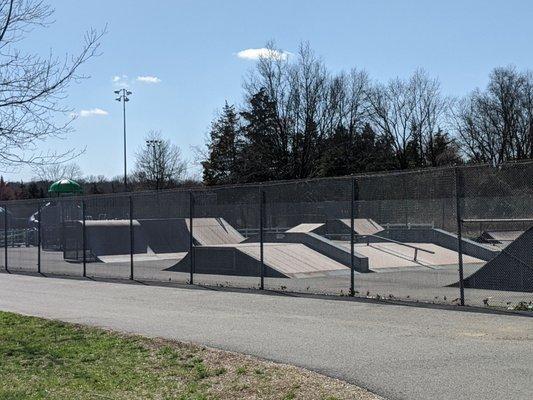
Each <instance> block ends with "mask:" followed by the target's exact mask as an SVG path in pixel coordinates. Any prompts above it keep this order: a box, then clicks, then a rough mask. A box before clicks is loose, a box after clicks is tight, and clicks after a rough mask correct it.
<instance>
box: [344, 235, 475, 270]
mask: <svg viewBox="0 0 533 400" xmlns="http://www.w3.org/2000/svg"><path fill="white" fill-rule="evenodd" d="M337 243H340V244H342V246H343V247H344V248H345V249H348V250H349V248H350V243H348V242H337ZM406 244H408V245H411V246H416V247H419V248H422V249H425V250H429V251H432V252H434V253H435V254H431V253H426V252H424V251H421V250H419V251H418V254H417V257H416V260H415V259H414V257H415V249H413V248H410V247H407V246H403V245H401V244H398V243H386V242H379V243H370V245H367V244H365V243H357V244H355V251H356V252H357V253H359V254H361V255H363V256H365V257H368V267H369V269H370V270H372V271H374V272H379V271H380V270H383V271H385V270H390V269H395V268H400V269H401V268H405V267H420V268H433V267H438V266H444V265H452V264H457V263H458V255H457V252H456V251H453V250H449V249H446V248H444V247H441V246H438V245H436V244H433V243H406ZM463 262H464V263H465V264H477V263H485V261H483V260H480V259H478V258H475V257H470V256H467V255H463Z"/></svg>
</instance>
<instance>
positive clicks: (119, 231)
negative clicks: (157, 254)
mask: <svg viewBox="0 0 533 400" xmlns="http://www.w3.org/2000/svg"><path fill="white" fill-rule="evenodd" d="M79 223H80V224H82V222H81V221H79ZM85 232H86V237H87V244H86V248H87V250H88V251H90V252H91V253H92V255H94V256H96V257H100V256H109V255H119V254H130V221H129V220H127V219H115V220H88V221H85ZM133 232H134V244H133V252H134V253H136V254H138V253H146V252H147V251H148V243H147V241H146V238H145V236H144V234H143V233H142V231H141V225H140V223H139V221H137V220H134V221H133Z"/></svg>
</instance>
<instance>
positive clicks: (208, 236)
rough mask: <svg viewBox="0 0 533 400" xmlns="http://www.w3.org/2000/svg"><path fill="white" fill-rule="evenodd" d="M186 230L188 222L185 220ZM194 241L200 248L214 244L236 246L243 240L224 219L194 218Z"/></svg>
mask: <svg viewBox="0 0 533 400" xmlns="http://www.w3.org/2000/svg"><path fill="white" fill-rule="evenodd" d="M185 222H186V224H187V229H188V228H189V220H188V219H187V220H185ZM193 235H194V240H195V241H196V242H197V244H199V245H201V246H209V245H216V244H237V243H240V242H242V241H243V240H244V236H242V235H241V234H240V233H239V232H237V230H236V229H235V228H233V227H232V226H231V225H230V224H229V223H228V222H226V220H224V218H195V219H194V220H193Z"/></svg>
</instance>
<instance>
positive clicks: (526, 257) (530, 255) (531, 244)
mask: <svg viewBox="0 0 533 400" xmlns="http://www.w3.org/2000/svg"><path fill="white" fill-rule="evenodd" d="M464 286H465V287H466V288H474V289H491V290H507V291H517V292H533V227H532V228H529V229H528V230H527V231H525V232H524V233H523V234H522V235H520V236H519V237H518V238H517V239H516V240H515V241H513V242H512V243H511V244H509V245H508V246H507V247H506V248H505V249H503V250H502V251H501V253H500V254H499V255H497V256H496V257H494V258H493V259H492V260H491V261H489V262H488V263H487V264H485V266H483V267H482V268H480V269H479V270H478V271H477V272H475V273H474V274H472V275H470V276H469V277H468V278H466V279H465V280H464Z"/></svg>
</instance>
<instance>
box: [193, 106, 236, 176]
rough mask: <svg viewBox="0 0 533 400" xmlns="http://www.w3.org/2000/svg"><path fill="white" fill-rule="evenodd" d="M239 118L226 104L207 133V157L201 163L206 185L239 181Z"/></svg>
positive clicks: (232, 108)
mask: <svg viewBox="0 0 533 400" xmlns="http://www.w3.org/2000/svg"><path fill="white" fill-rule="evenodd" d="M240 142H241V140H240V132H239V116H238V114H237V112H236V111H235V107H234V106H233V105H229V104H228V103H227V102H226V104H225V105H224V108H223V109H222V112H221V114H220V116H219V117H218V118H217V119H216V120H215V121H214V122H213V123H212V125H211V130H210V132H209V143H208V145H207V148H208V157H207V160H205V161H203V162H202V166H203V169H204V171H203V179H204V183H205V184H207V185H217V184H224V183H234V182H237V181H238V180H239V179H238V178H239V169H240V166H239V159H238V157H239V147H240Z"/></svg>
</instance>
